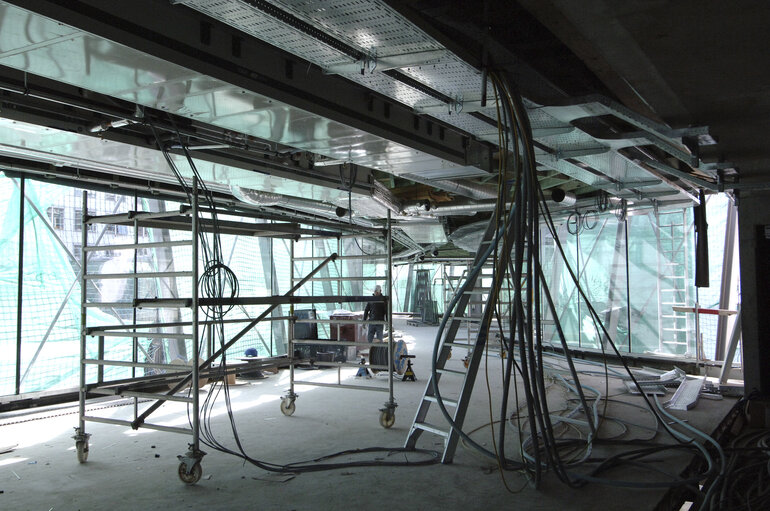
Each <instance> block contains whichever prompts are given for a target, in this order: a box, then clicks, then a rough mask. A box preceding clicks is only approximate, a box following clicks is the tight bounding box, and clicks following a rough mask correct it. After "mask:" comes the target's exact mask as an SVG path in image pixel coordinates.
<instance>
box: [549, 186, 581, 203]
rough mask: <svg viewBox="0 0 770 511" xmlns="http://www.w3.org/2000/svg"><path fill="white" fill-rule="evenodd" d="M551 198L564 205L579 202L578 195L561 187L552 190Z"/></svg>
mask: <svg viewBox="0 0 770 511" xmlns="http://www.w3.org/2000/svg"><path fill="white" fill-rule="evenodd" d="M551 200H552V201H554V202H555V203H557V204H561V205H562V206H574V205H575V204H576V203H577V196H576V195H575V194H574V193H571V192H565V191H564V190H562V189H561V188H554V189H553V190H551Z"/></svg>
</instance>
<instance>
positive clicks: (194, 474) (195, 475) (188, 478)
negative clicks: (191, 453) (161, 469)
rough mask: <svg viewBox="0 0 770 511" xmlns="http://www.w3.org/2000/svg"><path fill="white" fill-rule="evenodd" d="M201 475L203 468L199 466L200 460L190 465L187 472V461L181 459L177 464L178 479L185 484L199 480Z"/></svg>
mask: <svg viewBox="0 0 770 511" xmlns="http://www.w3.org/2000/svg"><path fill="white" fill-rule="evenodd" d="M202 475H203V469H202V468H201V464H200V462H196V463H195V464H194V465H193V466H192V469H191V470H190V473H189V474H188V473H187V463H185V462H184V461H183V462H181V463H180V464H179V479H180V480H181V481H182V482H183V483H185V484H195V483H197V482H198V481H200V480H201V476H202Z"/></svg>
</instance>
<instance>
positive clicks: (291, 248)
mask: <svg viewBox="0 0 770 511" xmlns="http://www.w3.org/2000/svg"><path fill="white" fill-rule="evenodd" d="M295 243H296V242H295V241H294V240H291V243H290V244H289V286H290V287H289V289H292V288H293V287H294V244H295ZM310 243H311V252H310V255H311V256H312V255H313V252H312V243H313V242H312V241H311V242H310ZM298 291H299V290H298ZM289 316H294V304H289ZM288 335H289V339H288V343H287V344H286V345H287V349H286V351H288V353H287V355H288V356H289V397H290V399H293V397H294V320H293V319H289V332H288Z"/></svg>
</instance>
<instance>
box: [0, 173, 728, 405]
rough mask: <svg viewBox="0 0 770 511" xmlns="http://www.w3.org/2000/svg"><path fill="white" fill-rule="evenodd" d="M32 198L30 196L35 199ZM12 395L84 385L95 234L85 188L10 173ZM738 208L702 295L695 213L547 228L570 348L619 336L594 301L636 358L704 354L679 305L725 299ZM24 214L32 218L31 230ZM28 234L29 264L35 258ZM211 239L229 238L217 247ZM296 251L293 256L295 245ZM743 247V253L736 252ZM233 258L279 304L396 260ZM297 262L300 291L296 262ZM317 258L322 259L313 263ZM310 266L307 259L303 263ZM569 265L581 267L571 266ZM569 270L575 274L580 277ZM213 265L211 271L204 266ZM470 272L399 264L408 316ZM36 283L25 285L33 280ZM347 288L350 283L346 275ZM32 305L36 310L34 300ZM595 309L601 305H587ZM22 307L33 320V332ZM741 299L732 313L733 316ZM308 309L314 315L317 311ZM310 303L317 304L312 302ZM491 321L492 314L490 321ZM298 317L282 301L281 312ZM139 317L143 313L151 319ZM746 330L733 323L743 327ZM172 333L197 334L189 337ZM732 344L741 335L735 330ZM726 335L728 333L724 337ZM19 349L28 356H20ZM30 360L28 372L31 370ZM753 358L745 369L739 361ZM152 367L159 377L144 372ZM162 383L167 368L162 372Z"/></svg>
mask: <svg viewBox="0 0 770 511" xmlns="http://www.w3.org/2000/svg"><path fill="white" fill-rule="evenodd" d="M22 187H23V188H24V194H23V195H22ZM0 197H1V198H2V200H0V352H2V353H3V357H2V359H0V395H12V394H16V393H26V392H35V391H51V390H57V389H65V388H74V387H76V386H77V383H78V353H79V332H80V314H81V308H80V297H81V289H80V285H81V284H80V282H81V280H80V271H81V267H82V265H83V261H82V254H81V248H82V237H83V234H84V233H83V226H82V224H81V216H82V215H81V213H82V191H81V190H79V189H76V188H72V187H66V186H61V185H58V184H55V183H54V182H45V181H37V180H34V181H33V180H25V181H24V182H23V183H22V181H21V180H20V179H19V178H11V177H5V176H0ZM88 197H89V199H88V200H89V202H88V209H89V212H90V213H91V214H92V215H93V214H97V215H104V214H112V213H122V212H126V211H129V210H138V211H148V212H162V211H169V210H174V209H176V208H178V207H179V204H177V203H172V202H166V201H161V200H152V199H136V198H134V197H132V196H126V195H120V194H116V193H107V192H89V193H88ZM729 207H732V206H731V205H730V203H729V201H728V199H727V198H726V197H724V196H720V195H715V196H711V197H710V198H709V202H708V215H707V216H708V220H709V223H710V229H709V245H710V267H711V272H710V282H711V287H709V288H701V289H699V290H698V292H697V293H696V289H695V288H694V287H693V286H692V283H693V274H694V257H693V254H694V250H693V243H694V233H693V227H692V225H693V214H692V210H690V209H680V210H668V211H653V210H645V211H640V212H634V214H631V215H629V216H628V217H627V218H618V217H616V216H615V215H614V214H611V213H606V214H601V215H600V214H589V215H588V216H582V217H577V218H576V217H574V216H573V217H570V218H565V219H563V220H561V221H559V222H558V223H557V226H556V229H557V235H558V239H559V240H560V242H561V250H563V252H564V257H562V256H561V254H560V249H559V247H558V245H557V243H556V240H555V239H554V237H553V236H552V235H551V233H550V232H549V230H548V229H547V228H545V227H543V228H542V229H541V239H542V243H541V263H542V268H543V272H544V275H545V280H546V282H547V283H548V287H549V289H550V293H551V296H552V298H553V301H554V306H555V312H556V316H557V317H558V318H559V321H560V322H561V325H562V328H563V331H564V333H565V336H566V340H567V343H568V344H569V345H570V346H575V347H581V348H593V349H599V348H602V347H605V348H606V347H607V339H606V338H604V335H603V334H602V333H601V331H600V330H599V329H598V328H597V325H595V324H594V322H593V320H592V318H591V315H590V313H589V309H588V306H589V302H590V304H591V305H592V306H593V307H594V309H595V310H596V312H597V313H598V315H599V317H600V318H601V320H602V322H603V323H604V325H605V327H606V328H607V330H608V332H609V337H610V338H611V339H612V341H613V342H614V343H615V344H616V346H617V347H618V349H620V350H621V351H624V352H633V353H659V354H670V355H677V356H683V357H693V356H694V355H695V346H696V345H695V342H696V339H695V318H694V315H693V314H687V313H681V312H676V311H674V310H673V307H674V306H676V305H682V306H692V305H693V304H694V303H695V300H696V299H698V300H699V303H700V305H701V306H702V307H717V306H719V303H720V289H721V288H720V283H721V279H722V261H723V256H724V247H725V233H726V216H727V215H726V212H727V210H728V208H729ZM22 218H23V220H22ZM222 218H223V219H226V220H236V221H240V222H251V223H258V222H261V221H260V220H254V219H249V218H240V217H231V216H223V217H222ZM85 229H86V232H85V235H86V238H87V244H88V245H89V246H94V245H102V246H106V245H116V244H130V243H134V242H135V241H138V242H167V241H180V240H185V239H189V233H187V232H183V231H175V230H167V229H148V228H143V227H139V228H138V229H137V230H136V231H135V230H134V227H133V226H130V225H129V226H124V225H109V224H92V225H91V224H89V225H87V226H86V227H85ZM22 238H23V246H22V247H21V248H22V249H23V250H22V252H23V258H22V259H21V260H20V259H19V253H20V241H21V239H22ZM208 240H209V241H208V244H209V245H211V244H212V243H213V240H212V239H211V237H210V236H209V238H208ZM292 245H293V247H292ZM733 248H734V247H733ZM220 251H221V254H222V259H223V260H224V262H225V264H227V265H228V266H229V267H230V268H231V269H232V270H233V272H234V274H235V275H236V276H237V279H238V285H239V295H240V296H275V295H282V294H284V293H286V292H287V291H288V290H289V289H290V288H291V286H292V285H293V284H294V283H295V282H296V280H298V279H299V278H301V277H303V276H305V275H307V273H309V272H310V271H311V270H312V269H313V268H315V267H316V266H317V265H318V263H320V262H321V260H322V259H323V258H324V257H327V256H329V255H330V254H331V253H333V252H338V253H339V254H340V255H342V256H358V255H372V254H380V255H382V254H385V244H384V242H383V240H376V239H368V238H343V239H341V240H339V241H338V240H336V239H323V238H315V239H312V240H306V241H299V242H293V241H291V240H288V239H281V238H272V239H271V238H253V237H244V236H234V235H222V236H221V237H220ZM292 252H293V253H294V255H295V257H296V258H299V260H297V261H295V266H294V277H295V281H294V282H292V281H291V277H290V274H291V269H290V264H291V263H290V261H291V257H290V256H291V253H292ZM86 254H87V260H86V263H87V267H88V273H89V274H93V273H130V272H133V271H134V268H135V267H136V269H137V270H138V271H140V272H142V271H152V272H171V271H186V270H191V265H192V261H191V259H192V257H191V256H192V254H191V248H190V247H189V246H166V247H157V248H144V249H140V250H137V251H136V256H134V251H133V250H125V249H106V248H105V249H104V250H94V251H89V252H86ZM311 257H313V258H314V259H312V260H311V259H309V258H311ZM302 258H304V260H302ZM565 261H566V263H567V264H565ZM568 265H569V266H568ZM200 268H201V270H202V269H203V266H202V263H201V267H200ZM569 268H571V269H572V271H573V272H574V274H575V277H576V278H578V279H579V282H580V286H581V288H582V289H583V292H584V293H585V295H586V296H585V298H584V297H583V296H581V294H580V293H579V292H578V289H577V286H576V285H575V282H574V280H573V277H572V276H571V275H570V271H569ZM467 269H468V264H467V263H464V262H454V263H428V262H424V263H420V262H412V263H406V264H399V265H396V266H395V267H394V269H393V282H394V290H393V310H394V311H395V312H401V311H405V312H415V306H416V305H419V304H417V302H416V301H419V302H420V303H423V302H424V300H425V299H429V300H431V301H433V302H435V303H436V310H437V312H438V313H439V314H441V313H442V312H443V310H444V306H445V303H446V301H447V300H450V299H451V297H452V296H453V294H454V290H455V289H456V288H457V286H458V285H459V283H460V282H461V281H462V279H463V278H464V275H465V274H466V272H467ZM728 271H730V272H732V273H731V275H733V279H732V281H731V282H730V284H729V286H730V289H729V293H728V296H729V297H731V298H730V300H731V301H730V303H732V307H733V308H734V307H735V303H737V300H738V299H737V297H738V293H739V289H738V283H737V258H735V259H734V261H733V265H732V267H731V268H729V269H728ZM385 275H386V266H385V261H384V260H380V261H375V260H371V259H345V258H342V259H339V260H338V261H336V262H334V263H332V264H329V265H327V266H326V267H325V268H323V269H322V270H321V271H320V272H319V273H318V274H317V275H316V277H319V278H318V279H316V280H314V281H312V282H309V283H308V284H306V285H305V286H303V287H302V288H301V289H300V290H299V292H298V294H299V295H370V294H372V293H373V292H374V287H375V285H382V286H383V287H384V286H385V283H386V282H385ZM20 277H21V287H20V286H19V282H20V280H19V278H20ZM338 278H341V280H337V279H338ZM490 283H491V275H490V276H483V277H482V282H481V285H482V286H488V285H490ZM191 292H192V289H191V281H190V279H189V278H174V277H158V278H151V279H140V280H138V287H137V289H134V280H133V279H105V280H99V279H94V280H88V281H87V288H86V295H87V297H88V300H89V301H90V302H103V303H113V302H131V300H132V299H133V297H134V296H136V297H139V298H153V297H158V298H173V297H189V296H190V295H191ZM19 296H21V300H19ZM586 298H587V301H586ZM541 304H542V306H543V317H544V324H543V334H544V340H545V342H548V343H558V342H559V339H558V336H557V335H556V330H555V327H554V316H553V314H552V312H551V311H550V310H548V307H547V301H546V299H545V296H544V295H543V296H541ZM19 305H20V306H21V323H20V325H19V323H18V322H17V317H18V316H19V314H18V313H19ZM729 305H730V304H728V308H730V306H729ZM363 306H364V304H362V303H360V304H352V303H347V304H342V305H340V304H331V303H330V304H317V305H316V306H315V307H316V308H317V313H318V317H320V318H328V316H329V314H331V313H332V312H334V311H335V310H338V308H339V307H343V309H344V310H352V311H357V310H358V311H360V310H363ZM301 307H304V306H298V308H301ZM304 308H308V307H304ZM265 309H266V306H243V307H234V308H233V309H232V310H231V311H229V313H228V315H227V319H245V320H248V319H252V318H255V317H256V316H258V315H259V314H260V313H262V312H263V311H264V310H265ZM477 312H479V313H480V310H479V311H477ZM288 313H289V308H288V306H280V307H278V308H277V309H276V310H274V312H273V313H272V315H273V316H274V317H280V316H284V315H287V314H288ZM135 315H136V316H135ZM189 319H190V311H189V309H137V310H135V309H132V308H131V307H126V306H123V307H121V306H114V305H112V306H108V305H105V306H101V307H91V308H89V309H88V316H87V324H88V326H89V327H93V326H99V325H120V324H131V323H133V322H134V321H136V322H139V323H141V322H179V321H189ZM244 326H245V323H228V324H226V325H225V326H224V336H223V338H224V339H229V338H232V336H234V335H235V334H237V333H238V332H240V331H241V329H242V328H243V327H244ZM730 328H731V327H730ZM328 330H329V328H328V325H326V324H320V325H319V337H328V336H329V333H330V332H329V331H328ZM164 331H165V332H178V333H184V332H187V331H188V330H185V329H180V328H178V327H175V328H169V329H167V330H164ZM700 331H701V334H702V337H703V353H704V355H705V357H706V358H707V359H713V358H714V356H715V349H716V343H717V335H718V328H717V319H716V316H703V315H702V316H701V317H700ZM727 334H728V335H729V329H728V331H727ZM723 335H724V334H723ZM287 336H288V325H287V323H286V321H284V320H279V321H273V322H268V321H265V322H262V323H260V324H259V325H258V326H257V327H255V328H253V329H251V330H250V331H248V333H247V334H246V335H244V336H243V337H242V338H241V339H240V340H239V341H238V342H237V343H236V344H235V345H234V346H232V347H231V348H230V349H229V350H228V353H227V354H228V356H229V357H236V356H242V355H243V354H244V352H245V350H246V349H248V348H255V349H257V351H258V353H259V354H260V356H277V355H282V354H285V353H286V344H287ZM204 338H205V339H208V342H207V343H204V348H203V349H204V350H205V351H204V352H202V353H201V354H200V356H202V357H205V356H206V355H207V354H208V353H209V351H210V350H216V349H217V348H218V347H219V344H218V343H219V342H220V338H222V336H219V335H214V334H213V333H210V332H209V331H205V332H204ZM17 345H20V346H21V349H20V350H17ZM99 349H100V348H99V343H98V341H97V340H96V339H95V338H89V342H88V344H87V356H88V357H91V358H97V356H99ZM102 349H103V350H104V356H103V357H101V358H106V359H111V360H121V361H128V360H132V359H135V360H138V361H151V362H155V363H174V362H175V361H181V362H183V363H184V362H186V361H188V360H190V359H191V357H192V354H193V352H194V348H193V346H192V344H191V341H190V340H183V339H149V338H147V339H141V338H140V339H138V340H137V342H136V343H134V342H133V340H132V339H131V338H119V337H106V338H105V339H104V344H103V348H102ZM17 358H18V363H17ZM737 360H740V359H739V358H737ZM137 371H140V370H139V369H137V370H135V371H133V372H132V369H131V368H125V367H105V368H104V369H103V371H99V370H98V369H97V367H96V366H90V367H89V370H88V373H87V378H88V380H89V381H96V380H97V378H101V379H102V380H104V381H110V380H114V379H120V378H126V377H130V376H132V375H134V376H141V375H142V374H146V373H145V372H141V373H138V372H137ZM142 371H144V370H142ZM147 371H148V372H149V371H151V370H147Z"/></svg>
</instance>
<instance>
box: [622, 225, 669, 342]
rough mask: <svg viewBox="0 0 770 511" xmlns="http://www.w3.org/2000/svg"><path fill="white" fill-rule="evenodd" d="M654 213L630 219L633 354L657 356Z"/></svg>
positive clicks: (630, 289)
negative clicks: (646, 353) (652, 354)
mask: <svg viewBox="0 0 770 511" xmlns="http://www.w3.org/2000/svg"><path fill="white" fill-rule="evenodd" d="M655 222H656V220H655V215H654V213H648V214H645V215H634V216H630V217H628V267H629V270H628V271H629V279H628V280H629V297H630V298H629V306H630V307H631V351H632V352H634V353H645V352H648V353H657V352H659V351H660V349H661V344H660V335H659V332H660V321H659V320H660V310H661V306H660V304H659V303H658V288H659V285H660V282H659V280H658V245H657V235H656V231H657V229H656V223H655Z"/></svg>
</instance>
